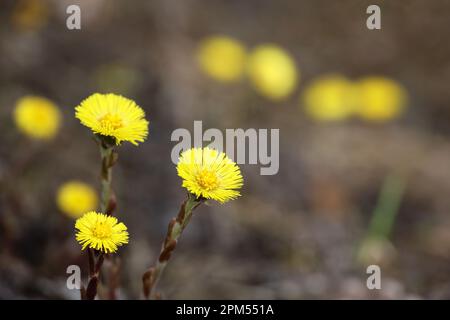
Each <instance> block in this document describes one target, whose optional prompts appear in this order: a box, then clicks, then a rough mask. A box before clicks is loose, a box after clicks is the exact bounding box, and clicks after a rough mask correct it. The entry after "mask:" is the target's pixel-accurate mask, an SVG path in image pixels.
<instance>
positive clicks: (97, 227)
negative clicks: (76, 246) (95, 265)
mask: <svg viewBox="0 0 450 320" xmlns="http://www.w3.org/2000/svg"><path fill="white" fill-rule="evenodd" d="M75 229H77V230H78V232H77V234H76V239H77V241H78V242H79V243H80V244H81V245H82V248H81V249H82V250H84V249H86V247H89V248H92V249H95V250H98V251H101V252H104V253H113V252H116V251H117V249H118V247H119V246H122V245H124V244H127V243H128V239H129V234H128V231H127V227H126V226H125V225H124V224H123V223H122V222H120V223H119V222H118V220H117V218H115V217H110V216H107V215H106V214H103V213H97V212H95V211H90V212H88V213H86V214H84V215H83V216H82V217H81V218H78V219H77V221H76V222H75Z"/></svg>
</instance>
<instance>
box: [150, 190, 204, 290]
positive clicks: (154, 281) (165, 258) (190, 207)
mask: <svg viewBox="0 0 450 320" xmlns="http://www.w3.org/2000/svg"><path fill="white" fill-rule="evenodd" d="M202 202H203V200H202V199H198V198H196V197H195V196H194V195H192V194H189V195H188V198H187V199H186V200H185V201H184V202H183V204H182V205H181V208H180V211H179V212H178V215H177V217H176V218H173V219H172V220H171V221H170V223H169V227H168V230H167V235H166V238H165V240H164V243H163V245H162V248H161V252H160V254H159V257H158V260H157V261H156V264H155V266H154V267H152V268H150V269H149V270H148V271H147V272H146V273H145V274H144V276H143V284H144V296H145V298H146V299H149V298H154V297H155V296H152V292H153V291H154V289H155V288H156V286H157V285H158V282H159V280H160V278H161V275H162V273H163V272H164V269H165V268H166V266H167V263H168V262H169V260H170V257H171V255H172V253H173V251H174V250H175V247H176V245H177V243H178V240H179V238H180V237H181V235H182V233H183V231H184V229H185V228H186V226H187V225H188V224H189V221H190V220H191V217H192V213H193V212H194V209H195V208H197V207H198V206H199V205H200V204H201V203H202Z"/></svg>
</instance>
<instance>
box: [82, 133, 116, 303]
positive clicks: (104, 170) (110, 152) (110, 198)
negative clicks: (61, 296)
mask: <svg viewBox="0 0 450 320" xmlns="http://www.w3.org/2000/svg"><path fill="white" fill-rule="evenodd" d="M97 143H98V145H99V147H100V155H101V161H102V166H101V174H100V177H101V198H100V212H101V213H105V214H107V215H109V216H111V215H112V214H113V211H114V209H115V207H116V201H115V197H114V193H113V191H112V187H111V183H112V167H113V166H114V164H115V163H116V161H117V153H116V152H115V151H114V149H113V145H112V144H111V143H110V142H109V141H107V139H106V138H101V137H97ZM95 253H96V251H94V250H93V249H90V248H88V259H89V281H88V286H87V288H86V292H85V294H84V298H85V299H87V300H93V299H95V296H96V295H97V288H98V282H99V275H100V270H101V268H102V265H103V261H104V254H103V253H102V252H99V254H98V257H97V261H95Z"/></svg>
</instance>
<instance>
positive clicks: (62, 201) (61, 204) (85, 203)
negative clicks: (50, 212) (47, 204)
mask: <svg viewBox="0 0 450 320" xmlns="http://www.w3.org/2000/svg"><path fill="white" fill-rule="evenodd" d="M56 203H57V205H58V208H59V209H60V210H61V211H62V212H63V213H65V214H66V215H67V216H69V217H71V218H78V217H80V216H81V215H82V214H84V213H86V212H88V211H92V210H95V209H96V208H97V204H98V197H97V193H96V192H95V190H94V189H93V188H92V187H91V186H90V185H88V184H86V183H83V182H80V181H69V182H67V183H64V184H63V185H62V186H61V187H60V188H59V189H58V192H57V195H56Z"/></svg>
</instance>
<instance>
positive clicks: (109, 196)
mask: <svg viewBox="0 0 450 320" xmlns="http://www.w3.org/2000/svg"><path fill="white" fill-rule="evenodd" d="M100 155H101V157H102V168H101V186H102V190H101V199H100V212H102V213H105V214H107V215H112V213H113V211H114V209H115V206H116V203H115V199H114V194H113V191H112V186H111V183H112V167H113V165H114V164H115V162H116V161H117V153H116V152H114V149H113V147H112V146H110V145H107V144H106V143H104V142H103V141H102V142H100Z"/></svg>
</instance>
